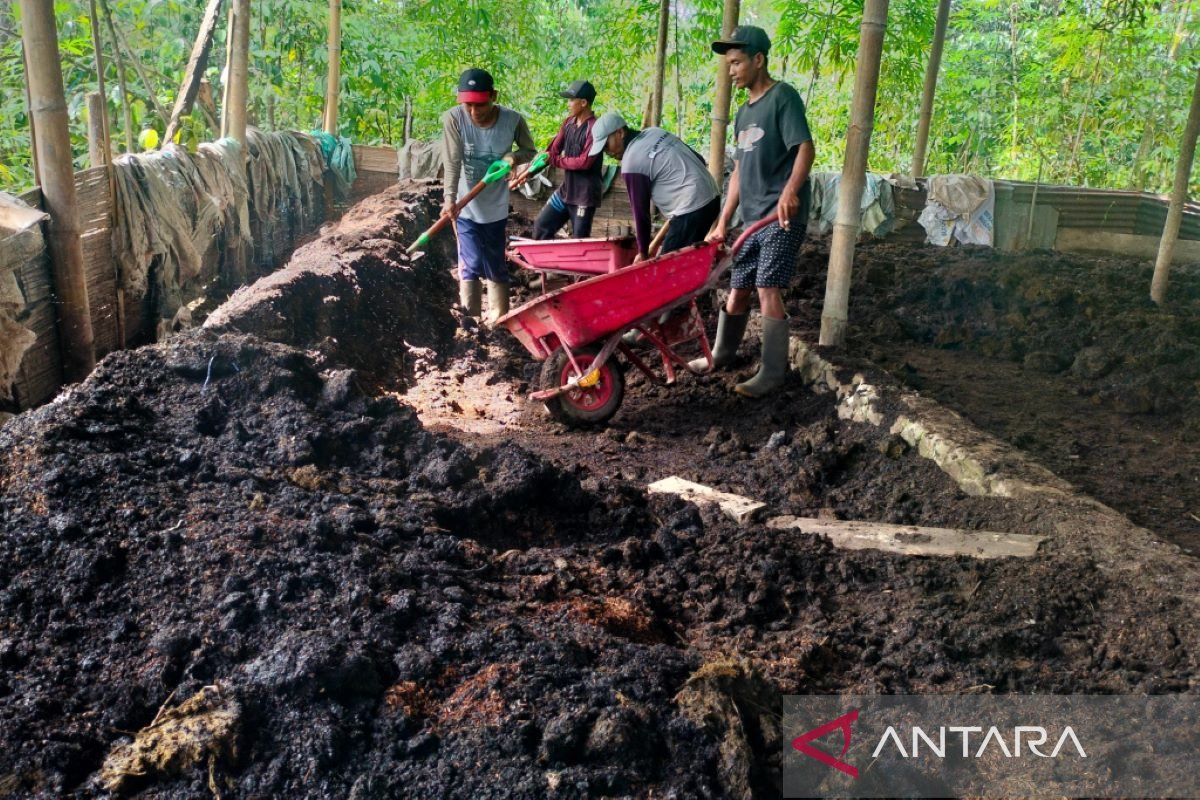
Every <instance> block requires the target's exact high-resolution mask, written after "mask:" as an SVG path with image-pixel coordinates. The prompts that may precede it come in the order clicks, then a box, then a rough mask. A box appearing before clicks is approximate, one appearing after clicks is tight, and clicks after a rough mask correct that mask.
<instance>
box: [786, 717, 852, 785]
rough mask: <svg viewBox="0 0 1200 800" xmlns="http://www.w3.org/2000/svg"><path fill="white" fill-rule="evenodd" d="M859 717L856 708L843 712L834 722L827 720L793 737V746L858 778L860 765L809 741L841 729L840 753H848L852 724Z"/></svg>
mask: <svg viewBox="0 0 1200 800" xmlns="http://www.w3.org/2000/svg"><path fill="white" fill-rule="evenodd" d="M857 719H858V709H857V708H856V709H854V710H853V711H850V712H847V713H845V714H842V715H841V716H840V717H838V718H837V719H835V720H833V721H832V722H826V723H825V724H824V725H822V726H821V727H819V728H813V729H812V730H811V731H807V732H805V733H802V734H800V735H799V736H797V737H796V738H795V739H792V747H794V748H795V749H797V750H799V751H800V752H801V753H804V755H806V756H808V757H810V758H815V759H816V760H817V761H820V762H821V763H822V764H824V765H826V766H828V767H833V768H834V769H836V770H839V771H841V772H844V773H846V774H847V775H849V776H850V777H851V778H857V777H858V767H856V766H854V765H852V764H847V763H846V762H845V761H842V760H841V759H840V758H834V757H833V756H831V755H829V754H828V753H823V752H821V751H820V750H818V749H817V748H815V747H813V746H812V745H811V744H809V742H811V741H812V740H813V739H820V738H821V737H822V736H824V735H826V734H827V733H831V732H833V731H836V730H839V729H840V730H841V732H842V752H840V753H838V755H839V756H844V755H846V751H847V750H849V749H850V735H851V733H853V730H852V726H853V725H854V722H855V720H857Z"/></svg>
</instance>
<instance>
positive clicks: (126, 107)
mask: <svg viewBox="0 0 1200 800" xmlns="http://www.w3.org/2000/svg"><path fill="white" fill-rule="evenodd" d="M100 11H101V13H103V14H104V20H105V22H107V23H108V29H109V31H110V34H109V35H112V34H111V31H112V30H113V24H112V16H111V14H110V12H109V10H108V3H106V2H104V0H100ZM112 45H113V59H114V60H115V61H116V63H117V88H118V89H120V91H121V119H122V122H123V123H124V125H125V152H126V153H132V152H134V147H133V141H134V135H133V109H132V107H131V106H130V103H129V86H128V85H127V84H126V82H125V59H124V57H123V56H122V55H121V48H120V47H118V46H117V38H116V37H115V36H113V43H112Z"/></svg>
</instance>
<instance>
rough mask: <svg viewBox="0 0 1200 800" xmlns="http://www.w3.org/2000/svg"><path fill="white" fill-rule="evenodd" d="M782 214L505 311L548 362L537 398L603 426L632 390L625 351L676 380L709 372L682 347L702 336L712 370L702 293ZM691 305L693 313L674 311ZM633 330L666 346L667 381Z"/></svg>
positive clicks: (570, 419) (580, 421) (564, 415)
mask: <svg viewBox="0 0 1200 800" xmlns="http://www.w3.org/2000/svg"><path fill="white" fill-rule="evenodd" d="M774 220H775V216H774V215H772V216H770V217H766V218H764V219H761V220H759V221H758V222H756V223H754V224H753V225H751V226H750V227H749V228H747V229H746V230H745V231H744V232H743V233H742V235H741V236H739V237H738V239H737V241H736V242H734V244H733V246H732V247H730V248H726V247H725V245H724V244H721V243H717V242H705V243H703V244H698V245H693V246H691V247H687V248H684V249H683V250H677V251H675V252H673V253H668V254H667V255H664V256H659V257H658V258H653V259H650V260H648V261H643V262H641V263H639V264H634V265H632V266H628V267H624V268H623V269H618V270H616V271H615V272H609V273H607V274H603V275H598V276H596V277H594V278H589V279H587V280H584V281H580V282H579V283H575V284H572V285H570V286H567V287H564V288H562V289H558V290H556V291H553V292H550V293H549V294H545V295H542V296H541V297H539V298H538V299H536V300H533V301H531V302H529V303H526V304H525V305H523V306H521V307H520V308H517V309H515V310H514V311H512V312H510V313H509V314H506V315H505V316H503V317H501V318H500V319H499V320H498V321H497V324H498V325H502V326H504V327H505V328H507V329H508V331H509V332H510V333H512V334H513V335H514V336H516V337H517V339H518V340H519V341H520V342H521V344H523V345H525V349H527V350H528V351H529V352H530V353H532V354H533V357H534V358H536V359H538V360H539V361H544V362H545V363H544V365H543V366H542V373H541V379H540V383H541V387H540V389H539V390H538V391H535V392H533V393H531V394H530V395H529V397H530V398H531V399H534V400H541V401H543V402H544V403H545V404H546V408H547V409H548V410H549V411H550V414H551V416H553V417H554V418H555V419H557V420H559V421H560V422H563V423H565V424H567V425H570V426H573V427H582V426H589V425H600V424H603V423H605V422H607V421H608V420H609V418H611V417H612V415H613V414H615V413H617V409H618V408H620V407H621V400H622V399H623V398H624V396H625V373H624V371H623V368H622V365H621V363H620V362H619V361H618V360H617V359H615V358H613V355H614V353H616V352H617V351H620V353H621V355H623V356H624V357H625V359H626V360H627V361H628V362H629V363H630V364H632V365H633V366H635V367H637V368H638V369H639V370H641V371H642V372H643V373H645V374H646V376H647V377H648V378H650V380H653V381H656V382H665V383H667V384H670V383H674V382H675V368H676V367H683V368H684V369H686V370H688V371H690V372H697V373H703V372H705V371H706V370H693V369H692V368H691V367H690V366H689V364H688V360H687V359H685V358H683V357H682V356H681V355H679V353H678V352H677V348H678V347H679V346H680V345H683V344H686V343H688V342H692V341H698V342H699V345H700V352H701V353H702V354H703V355H704V358H705V360H706V361H707V362H708V366H707V369H712V351H711V349H710V348H709V344H708V336H707V335H706V334H705V332H704V320H703V319H702V318H701V317H700V312H699V310H697V308H696V298H697V297H699V296H701V295H702V294H704V293H705V292H707V291H710V290H712V289H713V288H715V287H716V285H717V282H718V281H719V280H720V279H721V276H723V275H724V274H725V271H726V270H728V269H729V267H730V265H731V264H732V263H733V256H734V255H735V254H736V253H737V251H738V250H739V249H741V247H742V245H743V244H744V243H745V242H746V239H747V238H749V237H750V235H751V234H753V233H755V232H756V231H758V230H760V229H762V228H764V227H766V226H767V225H769V224H770V223H771V222H773V221H774ZM558 244H559V246H560V247H567V246H568V245H569V242H566V241H564V242H559V243H558ZM684 307H686V309H687V311H686V313H674V312H677V311H682V309H683V308H684ZM631 330H637V331H640V332H641V334H642V336H643V337H644V340H645V341H646V342H648V343H650V344H652V345H653V346H654V347H655V348H656V349H657V350H658V353H659V355H660V356H661V358H662V363H663V371H664V372H665V373H666V380H665V381H660V379H659V377H658V375H656V374H655V373H654V372H653V371H652V370H651V369H650V367H649V366H647V365H646V363H645V362H644V361H643V360H642V359H641V358H640V357H639V356H638V355H637V353H635V352H634V351H633V350H632V349H631V348H630V347H629V346H628V345H627V344H626V343H625V342H623V341H622V338H621V337H622V335H623V334H625V333H627V332H628V331H631Z"/></svg>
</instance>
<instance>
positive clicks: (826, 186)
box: [808, 172, 896, 236]
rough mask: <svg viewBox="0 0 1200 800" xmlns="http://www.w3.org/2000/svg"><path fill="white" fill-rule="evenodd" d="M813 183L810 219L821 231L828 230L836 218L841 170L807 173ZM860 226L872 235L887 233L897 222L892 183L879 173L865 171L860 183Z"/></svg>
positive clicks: (884, 234) (825, 231) (860, 228)
mask: <svg viewBox="0 0 1200 800" xmlns="http://www.w3.org/2000/svg"><path fill="white" fill-rule="evenodd" d="M808 179H809V181H810V183H811V184H812V205H811V206H810V209H809V220H810V221H812V222H815V223H816V226H817V230H818V231H819V232H820V233H828V232H829V231H830V230H832V229H833V224H834V223H835V222H836V221H837V209H838V190H839V189H840V188H841V184H842V175H841V173H840V172H816V173H813V174H811V175H809V178H808ZM860 208H861V210H862V214H861V217H860V218H859V226H860V227H859V230H861V231H863V232H864V233H869V234H871V235H872V236H886V235H887V234H889V233H891V231H892V228H894V227H895V225H896V201H895V197H894V196H893V194H892V185H891V184H890V183H888V181H887V180H886V179H885V178H884V177H883V176H882V175H875V174H874V173H867V183H866V186H865V187H863V196H862V203H861V206H860Z"/></svg>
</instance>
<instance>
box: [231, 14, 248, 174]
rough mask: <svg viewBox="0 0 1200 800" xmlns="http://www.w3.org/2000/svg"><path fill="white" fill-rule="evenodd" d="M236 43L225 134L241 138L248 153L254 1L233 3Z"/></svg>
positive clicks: (232, 62) (233, 51) (234, 38)
mask: <svg viewBox="0 0 1200 800" xmlns="http://www.w3.org/2000/svg"><path fill="white" fill-rule="evenodd" d="M232 12H233V42H232V46H231V50H232V56H231V57H230V59H229V60H230V65H229V67H230V71H229V94H228V98H229V99H228V101H227V104H226V105H227V107H226V109H225V112H226V114H227V116H226V117H225V119H226V121H227V126H228V129H227V130H226V132H225V134H226V135H227V136H231V137H233V138H234V139H237V140H238V141H239V142H240V143H241V144H242V146H243V152H245V144H246V100H247V98H248V97H249V94H250V93H249V85H248V80H249V69H250V0H233V8H232Z"/></svg>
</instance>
